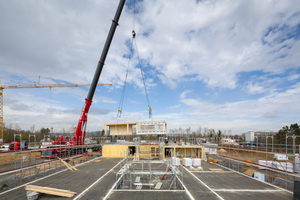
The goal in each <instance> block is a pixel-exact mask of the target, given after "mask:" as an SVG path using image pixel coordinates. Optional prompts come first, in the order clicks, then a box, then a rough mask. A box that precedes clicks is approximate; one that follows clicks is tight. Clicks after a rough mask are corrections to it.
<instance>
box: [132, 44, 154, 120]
mask: <svg viewBox="0 0 300 200" xmlns="http://www.w3.org/2000/svg"><path fill="white" fill-rule="evenodd" d="M134 44H135V50H136V53H137V57H138V60H139V66H140V69H141V74H142V78H143V83H144V88H145V94H146V99H147V103H148V111H149V118H151V117H152V108H151V105H150V100H149V96H148V92H147V88H146V83H145V77H144V72H143V70H142V65H141V60H140V56H139V52H138V49H137V44H136V40H134Z"/></svg>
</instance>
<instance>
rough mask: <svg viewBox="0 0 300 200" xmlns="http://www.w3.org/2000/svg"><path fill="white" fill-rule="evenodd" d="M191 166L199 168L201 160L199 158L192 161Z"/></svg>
mask: <svg viewBox="0 0 300 200" xmlns="http://www.w3.org/2000/svg"><path fill="white" fill-rule="evenodd" d="M192 164H193V166H194V167H200V166H201V159H200V158H194V159H192Z"/></svg>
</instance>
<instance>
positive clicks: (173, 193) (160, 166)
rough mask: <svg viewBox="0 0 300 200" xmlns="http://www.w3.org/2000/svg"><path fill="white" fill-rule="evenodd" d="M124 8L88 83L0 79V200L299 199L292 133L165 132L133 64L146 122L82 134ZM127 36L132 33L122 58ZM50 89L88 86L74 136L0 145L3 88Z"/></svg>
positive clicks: (299, 163)
mask: <svg viewBox="0 0 300 200" xmlns="http://www.w3.org/2000/svg"><path fill="white" fill-rule="evenodd" d="M124 4H125V0H120V1H119V4H118V7H117V10H116V13H115V16H114V18H113V20H112V22H111V27H110V29H109V32H108V36H107V39H106V42H105V45H104V48H103V51H102V54H101V57H100V60H99V61H98V63H97V69H96V72H95V74H94V77H93V80H92V83H91V84H40V77H39V79H38V82H37V83H36V84H33V85H2V83H1V81H0V105H1V107H0V144H1V145H3V146H2V147H1V148H3V149H1V151H0V199H3V200H6V199H7V200H13V199H18V200H22V199H30V200H35V199H41V200H42V199H69V198H72V199H74V200H77V199H78V200H79V199H81V200H85V199H88V200H92V199H103V200H106V199H107V200H108V199H109V200H113V199H123V200H127V199H128V200H131V199H145V200H148V199H149V200H150V199H165V200H177V199H178V200H179V199H180V200H182V199H186V200H198V199H207V200H213V199H221V200H223V199H226V200H239V199H243V200H246V199H272V200H277V199H278V200H281V199H300V144H299V138H300V136H298V135H295V134H286V135H285V136H284V138H283V140H285V142H281V143H278V144H277V143H273V139H274V138H275V137H274V135H267V136H260V138H263V139H262V140H263V142H259V136H255V137H254V135H252V136H251V137H252V139H251V140H250V141H245V140H243V141H241V142H222V141H223V140H222V137H221V135H220V136H219V137H218V138H217V136H216V137H215V140H214V141H213V140H212V139H211V138H210V139H209V136H207V137H206V138H204V137H203V138H202V137H201V138H200V137H197V136H196V135H195V134H194V135H192V134H190V133H189V132H188V131H187V132H186V133H185V134H182V133H176V132H175V133H174V132H172V133H169V132H168V130H169V127H168V123H167V121H165V120H163V119H162V120H153V118H152V107H151V105H150V100H149V97H148V92H147V88H146V81H145V78H144V73H143V71H142V68H141V67H140V71H141V77H142V78H141V80H142V85H143V87H142V90H143V94H145V96H146V100H147V108H148V110H147V113H146V114H147V117H148V115H149V119H148V120H146V121H144V120H139V121H138V120H136V121H129V122H124V121H122V122H120V123H118V122H116V123H115V122H109V123H102V124H101V127H102V126H103V127H104V130H103V135H102V136H89V134H88V131H87V121H88V114H89V110H90V107H91V105H92V100H93V97H94V94H95V91H96V87H97V86H111V85H112V84H99V83H98V81H99V79H100V75H101V73H102V68H103V67H104V64H105V59H106V56H107V54H108V50H109V48H110V45H111V42H112V40H113V36H114V33H115V31H116V28H117V27H118V26H119V23H118V22H119V18H120V16H121V13H122V10H123V7H124ZM134 12H135V10H133V13H134ZM135 36H136V33H135V31H134V30H133V31H132V39H131V49H130V53H132V52H134V50H133V46H134V44H135V45H136V43H134V42H135ZM129 43H130V42H129ZM129 46H130V45H129ZM135 50H136V52H137V47H136V49H135ZM137 54H138V53H137ZM124 57H125V56H124ZM137 59H138V62H137V63H139V64H141V62H142V61H141V59H140V58H139V55H137ZM127 74H128V68H127V72H126V78H125V82H124V88H123V91H122V95H121V100H120V104H119V107H118V110H117V112H118V116H117V118H120V117H121V115H122V113H123V108H122V107H123V101H124V95H125V87H126V80H127ZM54 87H89V91H88V94H87V97H86V98H85V101H84V106H83V108H82V110H81V114H80V118H79V121H78V124H77V126H76V127H75V129H74V132H73V133H72V134H70V135H66V134H62V135H59V134H54V133H53V128H51V129H52V130H51V132H50V133H48V134H44V135H43V137H44V139H43V140H40V141H37V140H36V134H31V133H28V138H27V139H24V138H22V137H23V136H22V134H21V133H20V134H16V133H14V134H13V138H11V142H10V143H7V144H4V139H3V138H4V135H3V134H4V132H3V127H4V120H3V118H4V117H3V90H6V89H21V88H50V89H51V88H54ZM185 93H189V91H187V92H185ZM185 93H184V94H185ZM183 96H184V95H181V97H183ZM177 107H180V105H179V106H177ZM91 109H92V108H91ZM162 116H163V115H162ZM49 131H50V130H49ZM99 133H100V131H99ZM11 137H12V136H11ZM51 138H52V139H51ZM54 138H55V139H54ZM223 139H224V138H223ZM270 139H271V140H272V142H270ZM87 141H88V142H87Z"/></svg>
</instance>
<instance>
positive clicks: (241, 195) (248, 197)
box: [217, 191, 293, 200]
mask: <svg viewBox="0 0 300 200" xmlns="http://www.w3.org/2000/svg"><path fill="white" fill-rule="evenodd" d="M217 193H218V194H219V195H220V196H221V197H223V198H224V199H225V200H240V199H243V200H253V199H254V200H259V199H263V200H282V199H293V195H292V194H290V193H287V192H285V191H282V192H217Z"/></svg>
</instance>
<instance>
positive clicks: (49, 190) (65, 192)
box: [25, 185, 77, 197]
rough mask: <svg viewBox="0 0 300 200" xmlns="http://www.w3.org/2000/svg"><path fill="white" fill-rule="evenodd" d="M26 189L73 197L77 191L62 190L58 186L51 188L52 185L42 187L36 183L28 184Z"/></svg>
mask: <svg viewBox="0 0 300 200" xmlns="http://www.w3.org/2000/svg"><path fill="white" fill-rule="evenodd" d="M25 190H27V191H32V192H37V193H44V194H51V195H56V196H61V197H73V196H74V195H75V194H77V193H76V192H71V191H70V190H61V189H56V188H50V187H41V186H35V185H26V186H25Z"/></svg>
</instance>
